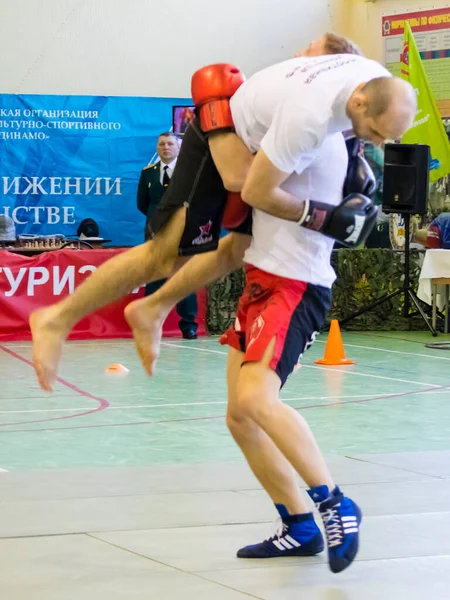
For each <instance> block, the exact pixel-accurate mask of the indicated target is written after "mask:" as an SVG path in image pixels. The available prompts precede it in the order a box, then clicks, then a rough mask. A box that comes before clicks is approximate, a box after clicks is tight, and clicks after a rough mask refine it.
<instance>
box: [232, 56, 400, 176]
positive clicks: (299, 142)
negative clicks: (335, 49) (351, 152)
mask: <svg viewBox="0 0 450 600" xmlns="http://www.w3.org/2000/svg"><path fill="white" fill-rule="evenodd" d="M390 76H391V74H390V73H389V71H387V70H386V69H385V68H384V67H382V66H381V65H380V64H379V63H377V62H375V61H373V60H369V59H368V58H365V57H362V56H356V55H353V54H335V55H331V56H319V57H314V58H307V57H299V58H293V59H291V60H287V61H285V62H282V63H278V64H276V65H273V66H271V67H268V68H266V69H264V70H262V71H259V72H258V73H256V74H255V75H253V76H252V77H250V79H248V80H247V81H246V82H245V83H244V84H243V85H242V86H241V87H240V88H239V89H238V90H237V92H236V93H235V94H234V96H233V97H232V99H231V112H232V115H233V121H234V124H235V127H236V133H237V134H238V136H239V137H240V138H241V139H242V140H243V142H244V143H245V144H246V145H247V147H248V148H249V149H250V150H251V151H252V152H257V151H258V150H259V149H260V148H262V149H263V150H264V152H265V153H266V154H267V156H268V158H269V160H270V161H271V162H272V163H273V164H274V166H275V167H276V168H277V169H279V170H280V171H283V172H284V173H293V172H294V171H297V172H299V170H300V171H301V165H299V162H301V161H300V159H301V156H302V154H303V153H304V152H308V151H309V150H312V149H314V148H317V147H318V146H320V144H321V142H322V141H323V139H324V138H325V136H326V135H328V134H332V133H337V132H343V131H345V130H348V129H351V128H352V123H351V120H350V119H349V118H348V116H347V114H346V110H345V108H346V104H347V101H348V99H349V98H350V96H351V94H352V93H353V92H354V90H355V89H356V88H357V87H358V86H359V85H360V84H362V83H366V82H367V81H369V80H371V79H374V78H376V77H390Z"/></svg>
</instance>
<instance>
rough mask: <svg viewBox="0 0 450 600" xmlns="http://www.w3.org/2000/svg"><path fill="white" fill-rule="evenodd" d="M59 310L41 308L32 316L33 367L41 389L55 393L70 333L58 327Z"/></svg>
mask: <svg viewBox="0 0 450 600" xmlns="http://www.w3.org/2000/svg"><path fill="white" fill-rule="evenodd" d="M58 317H59V309H58V307H57V306H56V305H54V306H48V307H45V308H41V309H40V310H37V311H36V312H34V313H32V314H31V316H30V328H31V334H32V336H33V355H32V360H33V366H34V370H35V371H36V375H37V378H38V381H39V385H40V386H41V389H43V390H44V391H46V392H52V391H53V382H54V380H55V377H56V374H57V371H58V365H59V361H60V358H61V354H62V349H63V344H64V340H65V339H66V337H67V334H68V331H67V330H66V329H64V328H62V327H61V326H59V325H58V321H59V318H58Z"/></svg>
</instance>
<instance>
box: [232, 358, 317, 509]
mask: <svg viewBox="0 0 450 600" xmlns="http://www.w3.org/2000/svg"><path fill="white" fill-rule="evenodd" d="M243 357H244V354H243V353H242V352H238V351H237V350H235V349H234V348H231V347H230V348H228V369H227V382H228V412H227V425H228V429H229V430H230V432H231V435H232V436H233V438H234V440H235V442H236V443H237V445H238V446H239V448H240V449H241V450H242V452H243V454H244V456H245V458H246V459H247V462H248V464H249V466H250V468H251V470H252V471H253V473H254V475H255V477H256V478H257V479H258V481H259V482H260V484H261V485H262V486H263V488H264V489H265V490H266V492H267V493H268V494H269V496H270V497H271V499H272V501H273V503H274V504H282V505H284V506H285V507H286V508H287V509H288V511H289V513H290V514H291V515H297V514H302V513H307V512H309V511H310V506H309V505H308V503H307V502H306V497H305V496H303V494H302V493H301V491H300V488H299V485H298V479H297V475H296V473H295V471H294V469H293V468H292V466H291V465H290V464H289V462H288V461H287V460H286V458H285V457H284V456H283V454H282V453H281V452H280V451H279V450H278V448H277V447H276V446H275V444H274V443H273V441H272V440H271V439H270V437H269V436H268V435H267V434H266V433H265V432H264V431H263V430H262V429H261V428H260V427H259V425H257V424H256V423H255V421H253V420H252V419H250V418H249V417H248V415H247V414H246V413H245V412H243V411H242V409H241V407H240V403H239V400H238V392H237V382H238V379H239V374H240V370H241V366H242V360H243Z"/></svg>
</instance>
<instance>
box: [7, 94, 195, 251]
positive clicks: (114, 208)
mask: <svg viewBox="0 0 450 600" xmlns="http://www.w3.org/2000/svg"><path fill="white" fill-rule="evenodd" d="M191 103H192V102H191V100H190V99H186V98H183V99H180V98H131V97H108V98H106V97H90V96H37V95H9V94H7V95H0V194H1V201H0V214H7V215H9V216H11V217H12V218H13V219H14V221H15V223H16V231H17V234H18V235H19V234H25V233H26V234H37V235H51V234H58V233H60V234H63V235H65V236H68V235H76V232H77V229H78V226H79V224H80V222H81V221H82V220H83V219H86V218H88V217H90V218H92V219H94V220H95V221H96V222H97V223H98V225H99V229H100V236H101V237H103V238H106V239H110V240H111V241H112V244H113V245H115V246H133V245H136V244H139V243H142V241H143V236H144V222H145V219H144V217H143V215H142V214H141V213H140V212H138V210H137V208H136V192H137V184H138V181H139V176H140V173H141V170H142V168H143V167H144V166H146V165H147V164H148V163H149V162H150V160H151V159H152V157H154V155H155V150H156V143H157V139H158V135H159V134H160V133H161V132H163V131H167V130H169V129H170V128H171V127H172V107H173V106H177V105H183V106H184V105H189V104H191Z"/></svg>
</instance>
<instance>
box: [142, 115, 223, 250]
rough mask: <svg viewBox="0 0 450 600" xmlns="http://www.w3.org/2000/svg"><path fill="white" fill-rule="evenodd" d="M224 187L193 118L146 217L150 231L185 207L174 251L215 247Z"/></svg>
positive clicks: (158, 228)
mask: <svg viewBox="0 0 450 600" xmlns="http://www.w3.org/2000/svg"><path fill="white" fill-rule="evenodd" d="M226 199H227V191H226V190H225V188H224V185H223V182H222V179H221V177H220V175H219V172H218V171H217V169H216V166H215V164H214V161H213V159H212V156H211V152H210V151H209V145H208V140H207V138H206V136H205V135H204V133H203V132H202V131H201V130H200V126H199V123H198V121H197V119H195V120H194V121H193V123H192V124H191V126H190V127H189V128H188V129H187V131H186V133H185V135H184V138H183V143H182V145H181V150H180V155H179V157H178V160H177V166H176V169H175V170H174V172H173V175H172V178H171V181H170V185H169V187H168V188H167V190H166V192H165V194H164V196H163V197H162V200H161V202H160V203H159V206H158V208H157V210H156V212H155V213H154V215H153V216H152V218H151V220H150V230H151V232H152V234H153V235H155V234H157V233H159V232H160V231H161V230H162V229H163V228H164V227H165V226H166V225H167V223H168V222H169V221H170V219H171V217H172V216H173V215H174V214H175V213H176V212H177V211H178V210H179V209H180V208H181V207H183V206H185V207H186V209H187V212H186V226H185V229H184V232H183V235H182V237H181V242H180V247H179V250H178V253H179V255H180V256H190V255H193V254H200V253H201V252H210V251H212V250H215V249H216V248H217V245H218V242H219V237H220V231H221V223H222V217H223V212H224V209H225V202H226Z"/></svg>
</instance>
